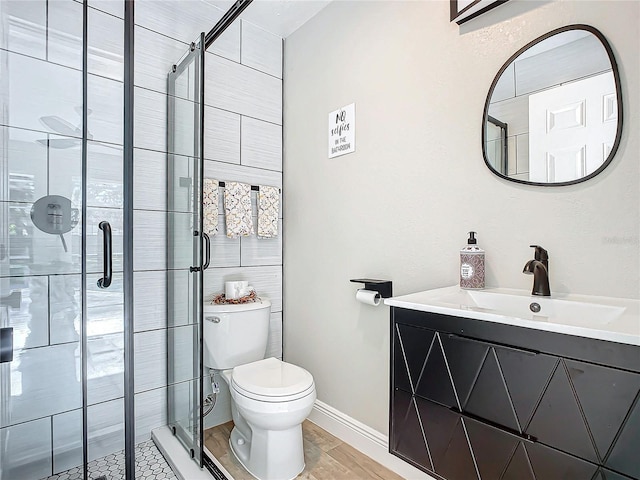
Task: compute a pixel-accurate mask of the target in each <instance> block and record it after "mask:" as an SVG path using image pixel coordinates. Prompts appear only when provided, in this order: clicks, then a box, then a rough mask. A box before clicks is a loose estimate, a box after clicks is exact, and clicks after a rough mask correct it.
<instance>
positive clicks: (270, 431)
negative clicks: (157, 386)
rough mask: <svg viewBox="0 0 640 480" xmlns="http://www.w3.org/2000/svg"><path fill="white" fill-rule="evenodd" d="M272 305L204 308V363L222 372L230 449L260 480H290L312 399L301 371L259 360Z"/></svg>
mask: <svg viewBox="0 0 640 480" xmlns="http://www.w3.org/2000/svg"><path fill="white" fill-rule="evenodd" d="M270 313H271V302H270V301H269V300H268V299H265V298H263V299H261V300H259V301H257V302H254V303H246V304H239V305H210V304H208V303H207V304H205V306H204V319H205V322H204V364H205V366H206V367H209V368H213V369H216V370H222V377H223V378H224V379H225V381H226V382H227V384H228V385H229V391H230V392H231V398H232V405H231V411H232V414H233V422H234V424H235V427H234V429H233V431H232V432H231V438H230V439H229V444H230V446H231V450H232V451H233V453H234V455H235V456H236V457H237V459H238V460H239V461H240V463H242V465H243V466H244V467H245V468H246V469H247V471H248V472H249V473H251V474H252V475H253V476H254V477H256V478H258V479H259V480H290V479H293V478H295V477H296V476H297V475H298V474H299V473H300V472H302V470H304V450H303V446H302V422H303V421H304V419H305V418H307V416H308V415H309V413H311V408H312V407H313V402H315V399H316V387H315V384H314V383H313V377H312V376H311V374H310V373H309V372H307V371H306V370H304V369H303V368H300V367H297V366H295V365H291V364H290V363H286V362H282V361H280V360H278V359H277V358H266V359H265V358H264V355H265V351H266V348H267V337H268V334H269V316H270Z"/></svg>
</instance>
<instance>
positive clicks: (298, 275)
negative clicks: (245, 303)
mask: <svg viewBox="0 0 640 480" xmlns="http://www.w3.org/2000/svg"><path fill="white" fill-rule="evenodd" d="M448 15H449V2H445V1H423V2H395V1H393V2H392V1H387V2H347V1H339V2H334V3H332V4H330V5H329V6H328V7H327V8H325V9H324V10H323V11H321V12H320V13H319V14H318V15H317V16H316V17H314V18H313V19H312V20H311V21H309V22H308V23H307V24H305V25H304V26H303V27H301V28H300V29H299V30H298V31H296V32H295V33H294V34H292V35H291V36H290V37H288V38H287V40H286V43H285V74H284V78H285V89H284V105H285V109H284V118H285V132H284V134H285V159H284V172H285V176H284V196H285V204H286V211H285V218H286V219H287V225H286V232H285V256H284V264H285V272H284V278H285V292H286V299H287V301H286V304H285V309H284V315H285V319H284V321H285V351H284V354H285V359H286V360H287V361H290V362H293V363H296V364H299V365H301V366H303V367H305V368H307V369H308V370H309V371H310V372H311V373H312V374H313V375H314V378H315V380H316V384H317V390H318V398H319V400H322V401H323V402H326V403H328V404H329V405H331V406H333V407H335V408H337V409H338V410H340V411H342V412H344V413H346V414H347V415H350V416H352V417H354V418H356V419H358V420H360V421H362V422H363V423H365V424H367V425H369V426H371V427H373V428H375V429H377V430H379V431H381V432H387V428H388V425H387V422H388V415H387V408H388V382H389V358H388V356H389V318H388V315H389V309H388V308H387V307H378V308H375V309H374V308H372V307H369V306H364V305H361V304H358V303H356V302H355V299H354V293H355V290H356V285H354V284H352V283H349V279H351V278H357V277H362V276H370V277H376V278H384V279H391V280H393V282H394V284H393V286H394V293H395V294H396V295H402V294H406V293H410V292H414V291H420V290H424V289H428V288H434V287H440V286H445V285H452V284H455V283H457V281H458V263H459V257H458V250H459V248H460V247H461V246H462V245H463V243H464V241H465V238H466V232H467V231H469V230H476V231H477V232H478V237H479V243H480V245H481V246H483V247H484V248H485V249H486V250H487V256H486V260H487V285H488V286H500V287H514V288H521V289H529V288H531V282H532V279H531V277H529V276H525V275H523V274H522V268H523V266H524V264H525V262H526V261H527V260H528V259H530V258H531V257H532V249H531V248H529V245H530V244H540V245H543V246H544V247H545V248H547V249H548V250H549V252H550V265H551V269H550V273H551V289H552V292H553V291H556V292H572V293H584V294H592V295H609V296H620V297H632V298H638V296H639V290H640V281H639V275H638V271H639V270H638V268H639V267H640V265H639V250H640V249H639V231H640V220H639V219H640V194H639V190H640V188H639V184H640V173H639V162H638V153H639V150H640V148H639V142H638V135H637V132H638V131H640V125H639V123H640V122H639V117H638V108H637V107H638V105H639V104H640V98H639V92H638V89H637V85H638V84H639V83H640V76H639V71H638V64H639V58H640V56H639V55H638V45H639V44H640V39H639V35H638V29H637V25H638V23H639V22H640V3H638V2H613V1H602V2H553V3H549V2H543V3H533V2H507V3H506V4H504V5H501V6H500V7H498V8H496V9H495V10H494V11H492V12H489V13H487V14H486V15H484V16H482V17H479V18H478V19H476V20H473V21H471V22H469V23H468V24H466V25H464V26H463V27H458V26H457V25H456V24H454V23H449V21H448ZM572 23H585V24H589V25H592V26H594V27H596V28H598V29H599V30H601V31H602V33H603V34H604V35H605V37H606V38H607V39H608V40H609V42H610V43H611V45H612V47H613V50H614V54H615V56H616V59H617V60H618V63H619V66H620V74H621V80H622V89H623V91H622V95H623V99H624V110H625V111H624V115H625V117H624V131H623V136H622V141H621V143H620V148H619V150H618V153H617V155H616V157H615V158H614V160H613V162H612V163H611V165H610V166H609V167H608V168H607V169H606V170H605V171H604V172H603V173H602V174H601V175H599V176H598V177H597V178H595V179H592V180H590V181H588V182H585V183H581V184H578V185H574V186H569V187H556V188H541V187H532V186H525V185H519V184H515V183H511V182H508V181H505V180H502V179H500V178H498V177H497V176H495V175H493V174H492V173H491V172H490V171H489V170H488V169H487V167H486V166H485V164H484V162H483V160H482V149H481V120H482V113H483V107H484V102H485V99H486V95H487V92H488V89H489V86H490V85H491V82H492V80H493V78H494V75H495V74H496V72H497V71H498V69H499V68H500V67H501V66H502V65H503V63H504V62H505V61H506V60H507V59H508V58H509V57H510V56H511V55H512V54H513V53H514V52H515V51H517V50H518V49H519V48H520V47H522V46H523V45H525V44H526V43H528V42H529V41H531V40H533V39H534V38H536V37H538V36H540V35H542V34H544V33H546V32H547V31H549V30H552V29H554V28H557V27H560V26H563V25H567V24H572ZM352 102H355V103H356V145H357V151H356V152H355V153H353V154H350V155H347V156H342V157H338V158H334V159H328V158H327V114H328V113H329V112H330V111H332V110H335V109H337V108H339V107H341V106H343V105H347V104H349V103H352Z"/></svg>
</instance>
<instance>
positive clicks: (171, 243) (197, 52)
mask: <svg viewBox="0 0 640 480" xmlns="http://www.w3.org/2000/svg"><path fill="white" fill-rule="evenodd" d="M203 44H204V34H202V35H201V36H200V38H198V40H197V41H195V42H194V43H192V44H191V48H190V50H189V52H187V54H186V55H185V56H184V57H183V58H182V59H181V60H180V61H179V62H178V63H177V64H176V65H175V66H174V68H173V69H172V71H171V72H170V73H169V75H168V93H169V95H168V105H167V107H168V108H167V118H168V123H167V146H168V152H169V153H168V154H167V182H168V183H167V192H168V193H167V205H168V209H167V210H168V213H167V261H168V272H167V321H168V327H169V328H168V334H167V354H168V355H167V373H168V379H167V381H168V382H167V383H168V402H167V408H168V411H167V418H168V423H169V426H170V427H171V428H172V430H173V432H174V434H175V435H176V436H177V437H178V438H179V439H180V441H181V442H182V443H183V444H184V446H185V447H186V448H187V450H188V451H189V452H190V454H191V457H192V458H194V459H195V460H196V461H197V462H198V463H199V464H200V465H201V466H202V448H203V447H202V442H201V441H200V432H201V431H202V402H201V400H200V399H201V392H202V382H203V379H202V360H201V352H202V348H201V340H202V302H203V297H202V285H203V282H202V276H203V270H204V268H206V264H205V265H203V261H204V262H205V263H206V255H205V253H208V251H209V249H208V248H204V247H203V244H204V243H205V242H203V240H204V239H206V236H204V235H203V233H202V228H201V226H202V208H201V203H202V199H201V193H200V192H201V191H202V189H201V185H202V178H203V167H204V158H203V146H202V135H201V132H202V122H203V115H204V110H203V103H202V95H203V88H204V85H203V72H204V49H203V48H202V46H203ZM206 243H207V247H208V242H206ZM203 250H204V251H203Z"/></svg>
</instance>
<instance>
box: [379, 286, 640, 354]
mask: <svg viewBox="0 0 640 480" xmlns="http://www.w3.org/2000/svg"><path fill="white" fill-rule="evenodd" d="M385 304H387V305H390V306H395V307H403V308H409V309H413V310H422V311H427V312H433V313H441V314H445V315H452V316H458V317H468V318H475V319H478V320H485V321H492V322H499V323H508V324H512V325H520V326H523V327H529V328H536V329H542V330H550V331H556V332H559V333H567V334H570V335H580V336H586V337H592V338H601V339H603V340H610V341H617V342H622V343H631V344H634V345H640V308H639V305H640V301H638V300H633V299H622V298H613V297H594V296H588V295H574V294H553V295H552V296H551V297H539V296H533V295H531V292H529V291H525V290H515V289H506V288H488V289H484V290H463V289H461V288H460V287H458V286H453V287H446V288H438V289H434V290H427V291H424V292H418V293H413V294H409V295H403V296H399V297H393V298H389V299H387V300H385Z"/></svg>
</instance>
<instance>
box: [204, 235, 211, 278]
mask: <svg viewBox="0 0 640 480" xmlns="http://www.w3.org/2000/svg"><path fill="white" fill-rule="evenodd" d="M202 236H203V237H204V258H205V261H204V265H202V270H206V269H207V268H209V262H210V261H211V239H210V238H209V235H207V234H206V233H204V232H202Z"/></svg>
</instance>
